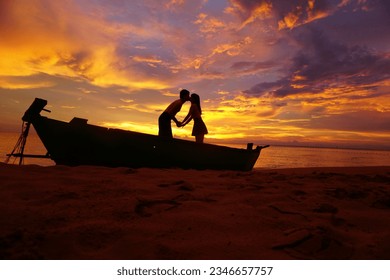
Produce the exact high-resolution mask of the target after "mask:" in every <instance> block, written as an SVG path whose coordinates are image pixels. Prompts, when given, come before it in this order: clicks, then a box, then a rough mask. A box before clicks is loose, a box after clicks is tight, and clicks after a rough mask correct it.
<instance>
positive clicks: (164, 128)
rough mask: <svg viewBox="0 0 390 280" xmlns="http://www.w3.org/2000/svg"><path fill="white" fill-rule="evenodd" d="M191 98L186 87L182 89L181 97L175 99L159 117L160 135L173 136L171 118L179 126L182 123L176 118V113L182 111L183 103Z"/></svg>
mask: <svg viewBox="0 0 390 280" xmlns="http://www.w3.org/2000/svg"><path fill="white" fill-rule="evenodd" d="M188 100H190V92H189V91H188V90H186V89H182V90H181V91H180V99H177V100H175V101H173V102H172V103H171V104H170V105H169V106H168V107H167V108H166V109H165V111H164V112H163V113H162V114H161V115H160V117H159V118H158V135H159V136H161V137H165V138H173V135H172V127H171V120H173V121H174V122H175V123H176V125H177V127H180V126H181V123H180V122H179V121H178V120H177V119H176V114H177V113H178V112H179V111H180V109H181V107H182V105H183V104H184V103H185V102H187V101H188Z"/></svg>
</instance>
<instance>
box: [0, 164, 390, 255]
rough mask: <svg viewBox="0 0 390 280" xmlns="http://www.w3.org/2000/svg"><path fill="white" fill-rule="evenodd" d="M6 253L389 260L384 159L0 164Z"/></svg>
mask: <svg viewBox="0 0 390 280" xmlns="http://www.w3.org/2000/svg"><path fill="white" fill-rule="evenodd" d="M0 182H1V183H0V197H1V200H0V223H1V228H0V258H1V259H75V260H79V259H103V260H105V259H158V260H161V259H232V260H235V259H271V260H273V259H304V260H310V259H390V167H353V168H303V169H275V170H270V169H268V170H265V169H264V170H255V171H252V172H236V171H209V170H206V171H197V170H181V169H146V168H141V169H129V168H104V167H90V166H84V167H66V166H51V167H41V166H35V165H26V166H16V165H6V164H0Z"/></svg>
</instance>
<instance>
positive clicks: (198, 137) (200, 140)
mask: <svg viewBox="0 0 390 280" xmlns="http://www.w3.org/2000/svg"><path fill="white" fill-rule="evenodd" d="M203 140H204V134H199V135H196V136H195V141H196V143H203Z"/></svg>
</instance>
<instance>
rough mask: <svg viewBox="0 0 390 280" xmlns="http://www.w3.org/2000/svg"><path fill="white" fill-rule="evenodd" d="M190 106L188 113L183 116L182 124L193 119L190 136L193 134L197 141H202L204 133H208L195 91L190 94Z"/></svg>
mask: <svg viewBox="0 0 390 280" xmlns="http://www.w3.org/2000/svg"><path fill="white" fill-rule="evenodd" d="M190 101H191V108H190V111H189V112H188V115H187V116H186V117H185V118H184V120H183V122H182V126H185V125H186V124H188V123H189V122H190V121H191V120H192V119H194V127H193V128H192V136H195V141H196V142H197V143H203V140H204V135H205V134H207V133H208V131H207V127H206V125H205V123H204V122H203V119H202V108H201V106H200V97H199V95H197V94H196V93H193V94H191V97H190Z"/></svg>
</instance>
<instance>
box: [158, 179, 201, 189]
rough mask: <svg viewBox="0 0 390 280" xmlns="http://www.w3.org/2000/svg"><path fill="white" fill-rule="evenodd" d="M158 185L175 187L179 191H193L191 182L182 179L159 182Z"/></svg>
mask: <svg viewBox="0 0 390 280" xmlns="http://www.w3.org/2000/svg"><path fill="white" fill-rule="evenodd" d="M158 186H159V187H160V188H169V187H176V188H177V189H178V190H181V191H193V190H194V186H193V185H192V184H191V183H189V182H186V181H184V180H180V181H175V182H172V183H163V184H159V185H158Z"/></svg>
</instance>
